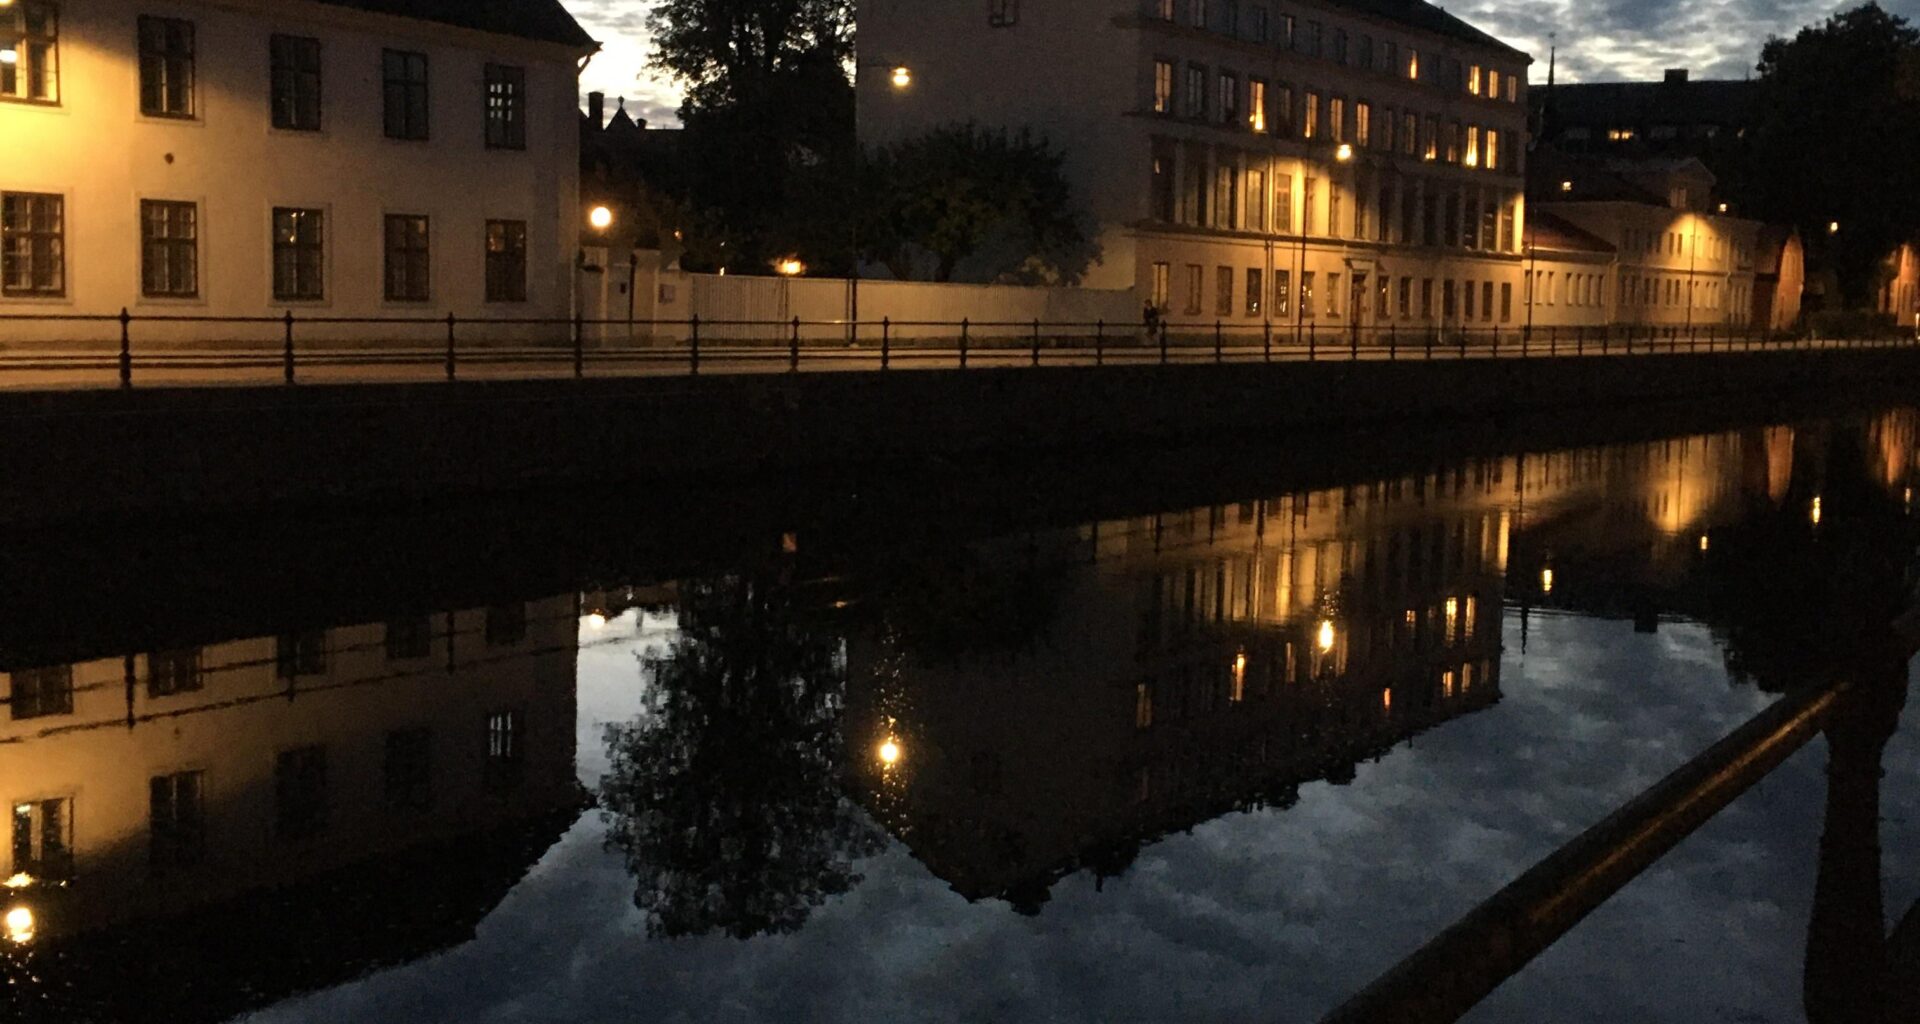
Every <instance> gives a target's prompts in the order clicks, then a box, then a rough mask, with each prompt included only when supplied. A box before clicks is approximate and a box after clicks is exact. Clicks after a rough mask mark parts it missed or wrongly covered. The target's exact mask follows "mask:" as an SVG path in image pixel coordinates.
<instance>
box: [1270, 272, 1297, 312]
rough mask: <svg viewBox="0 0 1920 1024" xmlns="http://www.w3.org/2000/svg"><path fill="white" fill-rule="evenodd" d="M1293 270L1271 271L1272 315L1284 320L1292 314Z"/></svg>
mask: <svg viewBox="0 0 1920 1024" xmlns="http://www.w3.org/2000/svg"><path fill="white" fill-rule="evenodd" d="M1292 302H1293V271H1291V270H1276V271H1274V272H1273V315H1274V316H1276V317H1278V318H1280V319H1282V320H1285V319H1286V318H1287V317H1289V316H1292V315H1293V313H1292V309H1293V306H1292Z"/></svg>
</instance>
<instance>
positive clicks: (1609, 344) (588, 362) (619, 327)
mask: <svg viewBox="0 0 1920 1024" xmlns="http://www.w3.org/2000/svg"><path fill="white" fill-rule="evenodd" d="M29 328H31V329H30V330H29ZM29 334H31V335H32V337H28V336H27V335H29ZM1915 344H1920V341H1917V340H1916V339H1915V338H1913V337H1910V336H1900V337H1885V338H1873V339H1856V340H1837V339H1829V340H1817V339H1806V338H1787V337H1782V336H1778V335H1769V334H1768V333H1767V332H1765V331H1762V330H1759V329H1757V328H1752V327H1744V326H1735V325H1725V324H1696V325H1691V326H1674V325H1666V326H1653V325H1638V324H1635V325H1620V324H1616V325H1605V326H1542V327H1524V326H1511V325H1488V324H1481V325H1470V324H1451V325H1441V324H1420V323H1416V322H1414V321H1411V320H1407V321H1401V322H1388V323H1382V324H1366V325H1361V326H1355V325H1351V324H1341V323H1337V322H1330V321H1322V320H1313V319H1303V320H1296V321H1289V322H1285V323H1280V322H1274V321H1269V320H1254V319H1252V318H1247V319H1239V320H1229V319H1225V318H1222V319H1219V320H1211V321H1177V320H1168V321H1160V322H1157V323H1152V324H1144V323H1110V322H1107V321H1103V320H1093V321H1045V320H978V321H975V320H967V319H962V320H959V321H933V320H911V321H910V320H891V319H881V320H877V321H849V320H804V319H801V318H798V317H795V318H791V319H787V320H720V319H705V320H703V319H701V318H699V317H693V318H690V319H686V320H645V321H629V320H592V319H584V318H574V319H542V318H513V317H489V318H465V319H463V318H460V317H456V316H454V315H453V314H447V315H446V316H444V317H419V316H415V317H398V316H397V317H337V316H302V315H299V314H297V313H295V312H292V311H288V312H285V313H282V314H281V315H279V316H259V317H222V316H196V315H183V314H152V315H136V314H133V313H131V312H129V311H126V310H122V311H121V312H120V313H119V314H118V315H80V314H52V313H47V314H43V313H6V314H0V387H7V386H14V387H19V386H36V385H44V386H61V387H65V386H115V385H117V386H119V387H123V388H126V387H133V386H134V385H135V383H136V382H140V383H150V384H173V383H201V382H212V383H261V382H267V381H274V380H277V381H279V382H281V383H285V384H295V383H299V382H302V381H318V382H329V381H395V382H403V381H417V380H437V379H444V380H447V381H457V380H461V379H469V378H484V379H513V378H537V377H545V378H553V377H573V378H585V377H600V376H620V375H699V374H701V373H777V372H787V373H797V372H800V371H802V370H897V369H972V368H1004V367H1016V366H1024V367H1043V366H1086V365H1094V366H1104V365H1140V364H1153V365H1190V364H1199V363H1254V362H1282V361H1286V362H1296V361H1300V362H1318V361H1329V360H1348V361H1362V360H1385V361H1400V360H1466V359H1483V360H1500V359H1531V358H1565V357H1618V356H1636V355H1676V354H1706V353H1730V352H1759V351H1781V350H1792V349H1803V350H1804V349H1819V350H1838V349H1858V348H1883V347H1892V346H1911V345H1915Z"/></svg>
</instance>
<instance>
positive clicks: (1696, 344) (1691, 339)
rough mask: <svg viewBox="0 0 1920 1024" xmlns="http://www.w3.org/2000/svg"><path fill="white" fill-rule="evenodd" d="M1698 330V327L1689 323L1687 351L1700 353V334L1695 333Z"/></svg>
mask: <svg viewBox="0 0 1920 1024" xmlns="http://www.w3.org/2000/svg"><path fill="white" fill-rule="evenodd" d="M1696 330H1698V328H1696V327H1694V326H1693V325H1692V324H1688V325H1687V351H1688V352H1691V353H1693V354H1695V355H1698V354H1699V352H1700V336H1699V335H1698V334H1695V333H1694V332H1695V331H1696Z"/></svg>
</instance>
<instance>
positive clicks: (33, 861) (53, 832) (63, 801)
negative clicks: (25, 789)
mask: <svg viewBox="0 0 1920 1024" xmlns="http://www.w3.org/2000/svg"><path fill="white" fill-rule="evenodd" d="M12 873H13V874H16V875H31V876H33V877H35V878H42V879H50V880H55V881H59V880H65V879H68V878H71V877H73V806H72V801H70V800H68V799H67V798H65V797H56V798H53V799H49V800H32V801H24V802H21V803H17V804H14V805H13V871H12Z"/></svg>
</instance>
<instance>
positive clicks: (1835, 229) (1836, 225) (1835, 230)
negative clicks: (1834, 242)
mask: <svg viewBox="0 0 1920 1024" xmlns="http://www.w3.org/2000/svg"><path fill="white" fill-rule="evenodd" d="M1839 233H1840V222H1839V221H1837V220H1834V221H1828V222H1827V234H1829V235H1837V234H1839Z"/></svg>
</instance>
